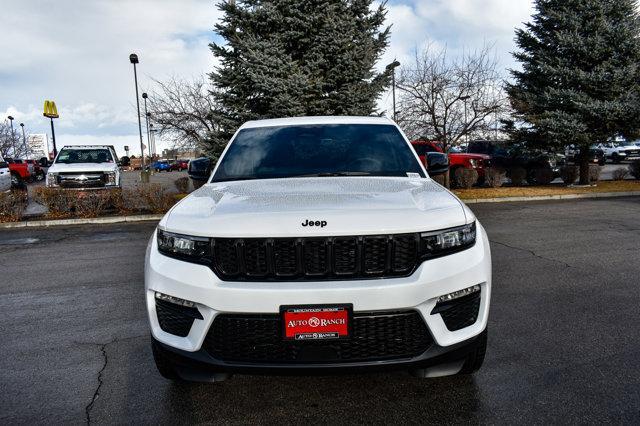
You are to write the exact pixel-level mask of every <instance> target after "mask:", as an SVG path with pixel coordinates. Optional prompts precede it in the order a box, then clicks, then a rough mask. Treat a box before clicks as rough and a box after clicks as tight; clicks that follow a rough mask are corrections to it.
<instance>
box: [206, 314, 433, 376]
mask: <svg viewBox="0 0 640 426" xmlns="http://www.w3.org/2000/svg"><path fill="white" fill-rule="evenodd" d="M352 321H353V322H352V328H351V336H350V338H348V339H337V340H320V341H295V340H284V339H283V336H282V333H283V331H282V330H283V327H282V322H281V316H280V315H277V314H219V315H218V316H217V317H216V318H215V319H214V321H213V324H212V325H211V328H210V329H209V332H208V333H207V336H206V337H205V340H204V342H203V348H204V349H205V350H206V351H207V353H208V354H209V355H210V356H212V357H213V358H215V359H217V360H220V361H223V362H227V363H231V364H233V363H236V364H262V365H278V364H280V365H282V364H314V363H322V364H331V363H350V362H375V361H388V360H402V359H412V358H415V357H418V356H420V355H422V354H423V353H424V352H426V351H427V350H428V349H429V348H430V347H431V345H432V344H433V338H432V337H431V334H430V333H429V331H428V329H427V326H426V324H425V322H424V320H423V319H422V315H421V314H420V313H419V312H417V311H413V310H411V311H394V312H354V314H353V318H352Z"/></svg>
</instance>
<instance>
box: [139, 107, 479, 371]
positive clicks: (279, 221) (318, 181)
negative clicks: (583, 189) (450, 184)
mask: <svg viewBox="0 0 640 426" xmlns="http://www.w3.org/2000/svg"><path fill="white" fill-rule="evenodd" d="M145 289H146V304H147V309H148V314H149V321H150V325H151V333H152V348H153V354H154V358H155V361H156V365H157V367H158V369H159V371H160V373H161V374H162V375H163V376H165V377H167V378H170V379H187V380H201V381H202V380H204V381H217V380H222V379H224V378H226V377H227V376H228V375H229V374H231V373H233V372H243V373H251V372H256V373H258V372H260V373H265V372H266V373H272V374H280V373H297V374H307V373H310V372H320V373H327V372H333V371H348V372H353V371H355V370H359V369H367V368H387V367H388V368H402V369H407V370H411V371H412V372H414V374H417V375H418V376H421V377H436V376H443V375H451V374H458V373H461V374H464V373H472V372H474V371H476V370H477V369H478V368H479V367H480V366H481V364H482V362H483V359H484V353H485V349H486V342H487V330H486V328H487V317H488V313H489V299H490V295H491V255H490V251H489V241H488V239H487V236H486V233H485V231H484V229H483V228H482V226H481V225H480V223H479V222H478V221H477V220H476V218H475V216H474V215H473V213H472V212H471V211H470V210H469V209H468V208H467V207H466V206H465V205H464V204H463V203H462V202H460V200H458V199H457V198H456V197H455V196H454V195H453V194H451V193H450V192H449V191H447V190H446V189H444V188H443V187H442V186H440V185H438V184H437V183H436V182H434V181H433V180H432V179H430V178H429V176H428V174H427V172H426V170H425V168H424V167H423V165H422V164H421V163H420V161H419V159H418V157H417V156H416V154H415V153H414V151H413V149H412V148H411V145H410V144H409V141H408V140H407V138H406V137H405V136H404V135H403V133H402V132H401V130H400V129H399V128H398V127H397V126H396V125H395V124H394V123H393V122H392V121H390V120H388V119H384V118H371V117H305V118H292V119H277V120H264V121H254V122H248V123H246V124H244V125H243V126H242V127H241V128H240V129H239V130H238V132H237V133H236V134H235V135H234V137H233V138H232V140H231V142H230V143H229V145H228V146H227V148H226V150H225V152H224V153H223V154H222V156H221V158H220V160H219V161H218V164H217V166H216V168H215V169H214V171H213V174H212V176H211V178H210V179H209V181H208V183H207V184H206V185H204V186H203V187H202V188H200V189H198V190H197V191H195V192H194V193H192V194H191V195H190V196H188V197H186V198H185V199H183V200H182V201H181V202H179V203H178V204H177V205H176V206H175V207H173V208H172V209H171V211H169V213H167V214H166V216H165V217H164V218H163V219H162V220H161V221H160V223H159V225H158V228H157V230H156V232H155V233H154V235H153V236H152V238H151V240H150V242H149V246H148V249H147V254H146V265H145Z"/></svg>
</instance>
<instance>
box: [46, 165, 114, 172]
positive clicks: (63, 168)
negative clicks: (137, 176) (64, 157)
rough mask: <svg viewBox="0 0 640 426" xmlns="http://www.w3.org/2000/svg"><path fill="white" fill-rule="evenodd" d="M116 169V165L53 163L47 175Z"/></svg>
mask: <svg viewBox="0 0 640 426" xmlns="http://www.w3.org/2000/svg"><path fill="white" fill-rule="evenodd" d="M117 169H118V165H117V164H116V163H74V164H64V163H54V164H52V165H51V167H49V170H48V171H47V173H80V172H111V171H115V170H117Z"/></svg>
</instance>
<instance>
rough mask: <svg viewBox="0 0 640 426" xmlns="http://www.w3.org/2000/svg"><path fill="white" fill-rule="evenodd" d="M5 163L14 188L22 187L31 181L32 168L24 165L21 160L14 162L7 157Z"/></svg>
mask: <svg viewBox="0 0 640 426" xmlns="http://www.w3.org/2000/svg"><path fill="white" fill-rule="evenodd" d="M5 161H6V162H7V163H8V164H9V170H11V185H12V186H13V187H14V188H22V187H24V185H25V183H26V182H29V181H30V180H31V173H32V172H33V166H32V165H30V164H27V163H24V162H23V161H22V160H14V159H13V158H8V157H7V158H5Z"/></svg>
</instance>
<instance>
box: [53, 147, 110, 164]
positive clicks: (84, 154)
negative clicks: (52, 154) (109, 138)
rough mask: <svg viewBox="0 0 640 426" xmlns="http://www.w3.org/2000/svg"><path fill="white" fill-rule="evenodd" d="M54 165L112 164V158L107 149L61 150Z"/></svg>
mask: <svg viewBox="0 0 640 426" xmlns="http://www.w3.org/2000/svg"><path fill="white" fill-rule="evenodd" d="M56 163H62V164H75V163H113V157H112V156H111V152H110V151H109V150H108V149H107V148H81V149H75V148H74V149H71V148H63V149H62V150H61V151H60V154H59V155H58V158H57V159H56Z"/></svg>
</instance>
